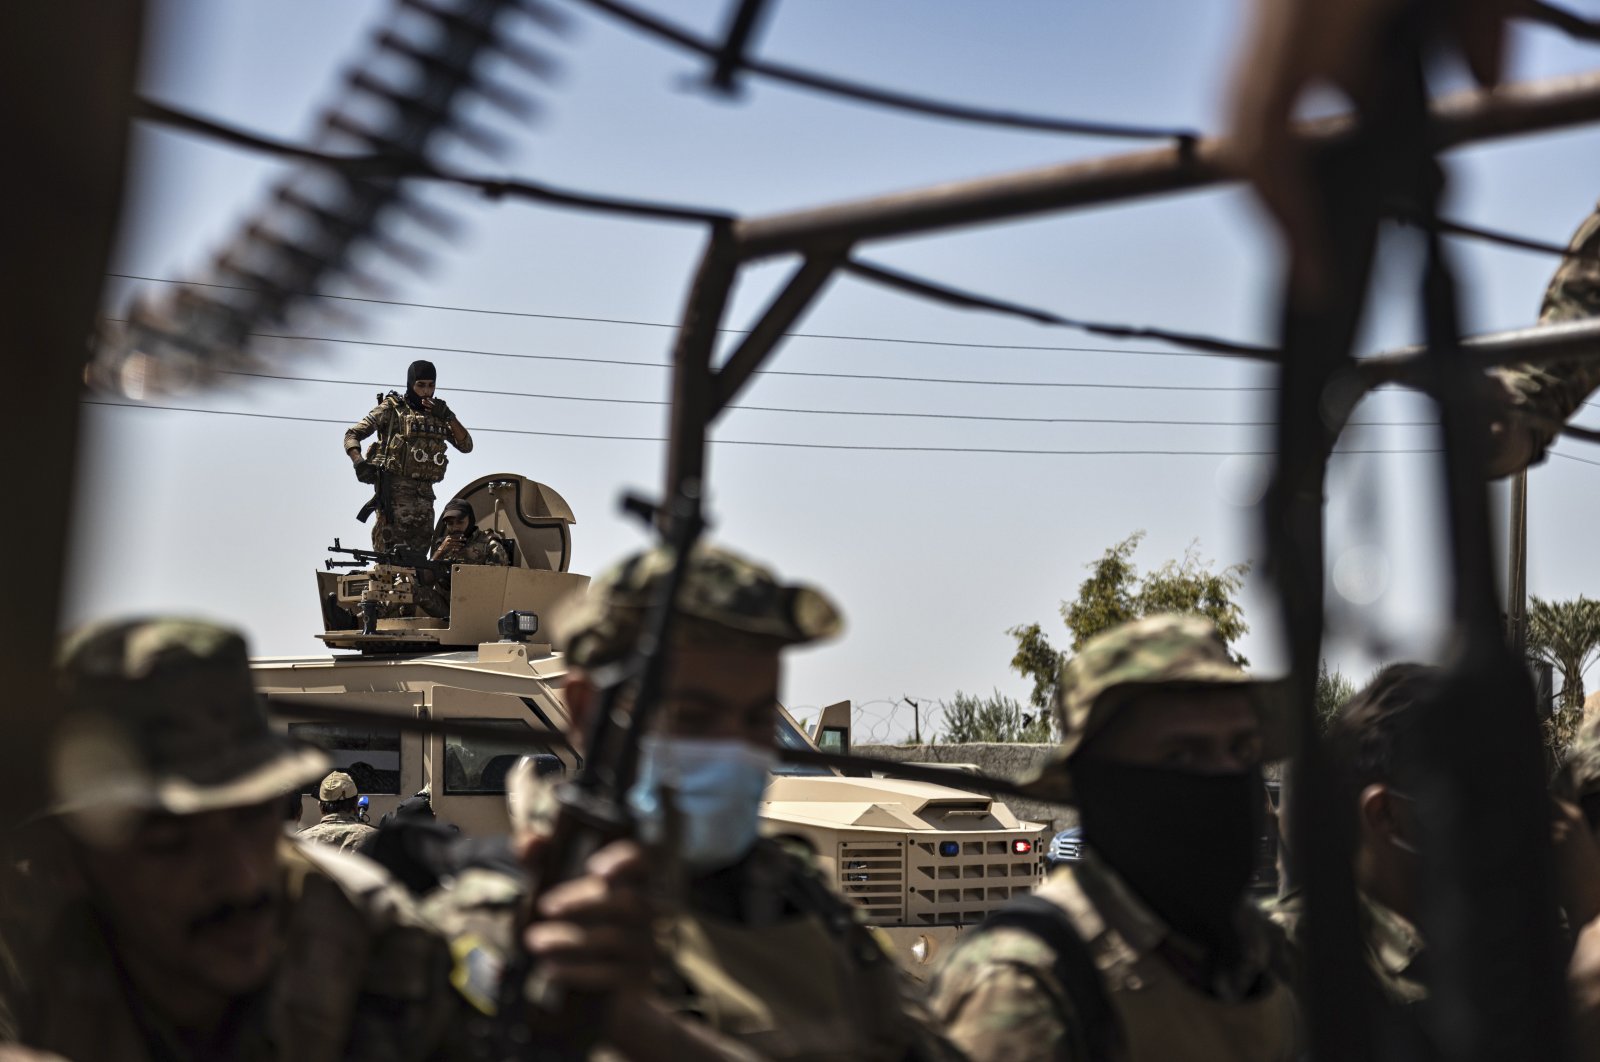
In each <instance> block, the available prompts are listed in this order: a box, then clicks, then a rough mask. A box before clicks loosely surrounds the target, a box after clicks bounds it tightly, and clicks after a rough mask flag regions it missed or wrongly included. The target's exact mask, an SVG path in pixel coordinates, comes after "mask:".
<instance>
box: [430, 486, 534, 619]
mask: <svg viewBox="0 0 1600 1062" xmlns="http://www.w3.org/2000/svg"><path fill="white" fill-rule="evenodd" d="M439 523H440V524H441V525H442V529H443V531H444V534H443V535H441V536H440V537H439V540H438V541H437V542H435V543H434V544H433V559H434V560H436V561H439V562H440V563H441V564H492V565H499V566H500V567H502V568H503V567H505V566H506V565H508V564H510V563H511V557H510V555H509V554H508V553H507V552H506V544H505V542H504V541H502V540H501V538H500V536H499V535H497V534H495V533H494V532H492V531H485V530H484V529H483V528H481V527H479V526H478V518H477V515H476V514H475V513H473V511H472V504H471V503H470V502H468V501H467V500H466V499H464V498H457V499H455V500H454V501H452V502H451V503H450V504H449V505H446V506H445V507H444V515H443V516H441V517H440V519H439ZM415 594H416V599H417V606H418V607H419V608H421V609H422V611H424V612H426V613H428V614H429V615H430V616H439V617H441V618H443V617H448V616H449V615H450V573H449V572H441V573H435V572H419V573H418V578H417V586H416V590H415Z"/></svg>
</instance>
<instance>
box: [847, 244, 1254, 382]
mask: <svg viewBox="0 0 1600 1062" xmlns="http://www.w3.org/2000/svg"><path fill="white" fill-rule="evenodd" d="M840 268H842V269H843V270H844V271H845V272H847V273H851V274H853V275H854V276H857V277H859V278H861V279H862V280H869V281H872V282H873V283H875V284H882V285H884V286H886V287H890V288H894V289H895V290H896V291H902V292H905V293H906V294H908V295H914V296H916V297H917V298H922V299H929V300H932V301H933V302H939V303H943V304H945V305H946V306H956V307H959V308H961V309H964V310H986V311H988V312H990V313H1000V314H1006V315H1007V316H1010V317H1022V318H1025V319H1027V320H1029V321H1033V322H1035V323H1036V324H1044V325H1054V326H1055V327H1058V328H1075V329H1078V330H1079V331H1083V332H1090V333H1093V334H1095V335H1101V336H1114V337H1122V338H1127V339H1154V340H1158V341H1160V342H1162V343H1171V344H1173V345H1175V346H1180V347H1192V348H1194V349H1195V350H1196V351H1203V352H1204V353H1205V354H1222V355H1227V356H1229V357H1244V358H1254V359H1257V360H1262V361H1277V360H1279V355H1278V352H1277V351H1276V350H1272V349H1270V348H1268V347H1261V346H1255V345H1252V344H1247V343H1235V342H1233V341H1232V340H1227V339H1217V338H1215V337H1213V336H1202V335H1195V334H1193V333H1188V332H1169V331H1167V330H1166V329H1162V328H1147V327H1145V326H1143V325H1119V324H1104V323H1102V322H1098V321H1079V320H1076V319H1074V318H1071V317H1062V316H1061V315H1060V314H1055V313H1051V312H1050V311H1048V310H1039V309H1035V308H1033V307H1031V306H1023V305H1022V304H1021V303H1015V302H1008V301H1006V300H1004V299H996V298H993V297H991V296H988V295H977V294H974V293H973V292H970V291H962V290H961V289H959V288H953V287H950V286H949V285H948V284H939V283H935V282H934V281H931V280H927V279H924V278H922V277H914V276H912V275H911V274H909V273H903V272H900V271H899V270H895V269H889V268H887V267H885V266H881V265H874V264H872V263H871V262H864V261H862V260H861V259H859V258H851V259H848V260H846V261H845V262H844V263H843V265H842V266H841V267H840Z"/></svg>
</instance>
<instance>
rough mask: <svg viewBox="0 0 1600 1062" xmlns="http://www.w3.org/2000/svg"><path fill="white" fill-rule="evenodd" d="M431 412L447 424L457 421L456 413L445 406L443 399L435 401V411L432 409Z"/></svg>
mask: <svg viewBox="0 0 1600 1062" xmlns="http://www.w3.org/2000/svg"><path fill="white" fill-rule="evenodd" d="M429 412H431V413H432V414H433V415H434V416H436V417H438V418H439V419H440V420H442V421H444V422H445V423H447V424H448V423H449V422H450V421H452V420H455V419H456V415H455V412H454V411H453V410H452V409H451V408H450V407H449V406H447V405H445V404H444V399H442V398H435V399H434V400H433V409H431V410H430V411H429Z"/></svg>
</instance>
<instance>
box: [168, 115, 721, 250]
mask: <svg viewBox="0 0 1600 1062" xmlns="http://www.w3.org/2000/svg"><path fill="white" fill-rule="evenodd" d="M138 113H139V116H140V117H142V118H145V119H148V120H150V121H154V122H159V123H161V124H162V125H170V126H172V127H173V128H176V129H184V130H187V131H189V132H192V133H199V134H201V135H202V136H207V137H211V138H212V139H215V140H221V141H224V142H225V143H229V144H234V145H236V146H238V147H244V148H249V149H251V150H253V151H260V152H264V153H266V154H269V155H279V156H282V157H285V158H292V159H299V160H300V161H302V162H310V163H314V164H316V165H319V166H327V167H329V168H330V169H334V170H338V171H339V172H341V173H347V174H352V175H354V176H359V177H380V178H381V177H389V178H401V177H404V178H410V179H413V180H424V181H442V182H444V183H446V184H454V185H457V186H460V187H463V188H471V189H474V190H475V191H478V192H481V193H483V195H484V196H485V197H487V198H489V199H503V198H511V199H532V200H535V201H536V202H541V203H548V204H550V205H552V206H564V207H573V208H575V209H578V210H592V211H597V212H599V213H602V214H621V215H625V216H631V217H644V218H651V219H653V220H656V221H691V222H698V223H701V224H725V223H727V222H731V221H732V220H734V219H733V215H731V214H726V213H723V212H721V211H717V210H707V209H704V208H702V207H690V206H679V205H676V204H670V203H656V202H652V201H650V200H645V199H632V198H628V197H625V196H607V195H596V194H593V193H590V192H575V191H572V190H570V189H565V188H557V187H555V186H553V185H547V184H541V183H539V182H537V181H527V180H512V179H509V178H499V177H477V176H472V175H469V174H464V173H455V172H452V171H449V170H445V169H442V168H440V167H438V166H435V165H434V164H433V163H431V162H428V161H427V160H425V159H423V158H420V157H418V156H415V155H396V154H371V155H335V154H332V153H330V152H326V151H317V150H315V149H314V148H308V147H303V146H301V145H299V144H291V143H289V142H288V141H285V140H278V139H275V138H273V137H268V136H263V135H261V134H260V133H253V132H250V131H248V130H245V129H241V128H239V127H237V126H233V125H229V124H227V123H225V122H219V121H217V120H216V119H213V118H206V117H203V116H201V115H198V114H193V113H191V112H189V111H185V110H181V109H179V108H177V107H170V106H168V105H166V104H164V103H156V102H155V101H153V100H149V99H141V100H140V101H139V103H138Z"/></svg>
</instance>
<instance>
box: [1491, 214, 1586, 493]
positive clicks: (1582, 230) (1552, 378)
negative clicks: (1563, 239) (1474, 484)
mask: <svg viewBox="0 0 1600 1062" xmlns="http://www.w3.org/2000/svg"><path fill="white" fill-rule="evenodd" d="M1568 249H1569V250H1570V251H1571V252H1572V255H1573V256H1572V257H1570V258H1568V259H1567V260H1566V261H1564V262H1562V264H1561V265H1560V267H1559V268H1557V269H1556V272H1555V275H1554V276H1553V277H1551V278H1550V283H1549V285H1548V286H1547V287H1546V288H1545V293H1544V304H1543V306H1542V307H1541V308H1540V312H1539V323H1540V324H1542V325H1548V324H1561V323H1564V322H1568V321H1582V320H1585V319H1587V318H1592V317H1600V210H1597V211H1596V212H1595V213H1593V214H1590V215H1589V217H1588V218H1586V219H1585V220H1584V222H1583V224H1582V225H1580V226H1578V231H1577V232H1576V233H1575V234H1574V235H1573V237H1572V242H1571V244H1569V246H1568ZM1490 375H1491V377H1492V378H1493V379H1494V380H1495V381H1497V382H1498V383H1499V384H1500V386H1501V387H1502V388H1503V389H1504V391H1505V396H1504V397H1505V400H1506V402H1507V403H1508V406H1509V408H1508V411H1507V415H1506V417H1505V418H1504V422H1503V425H1502V430H1503V433H1504V436H1505V437H1504V439H1503V440H1500V441H1498V442H1497V446H1496V450H1497V454H1496V456H1497V458H1499V460H1497V461H1496V463H1495V464H1496V467H1495V468H1494V469H1492V472H1493V474H1495V475H1507V474H1509V473H1511V472H1516V471H1520V470H1521V469H1523V468H1526V467H1527V466H1528V465H1530V464H1533V463H1535V462H1537V461H1540V460H1543V458H1544V455H1545V452H1546V450H1548V449H1549V447H1550V444H1551V443H1552V442H1554V441H1555V438H1556V436H1557V435H1558V434H1559V433H1560V431H1561V426H1562V425H1563V424H1565V423H1566V422H1567V419H1568V418H1570V417H1571V416H1572V415H1573V414H1574V413H1576V412H1577V411H1578V408H1579V407H1580V406H1582V405H1583V403H1584V401H1585V400H1586V399H1587V398H1588V397H1589V396H1590V395H1591V394H1592V393H1594V391H1595V389H1596V388H1597V387H1600V358H1587V359H1573V360H1570V361H1558V362H1551V363H1549V364H1546V365H1512V366H1508V367H1506V368H1503V369H1494V370H1491V373H1490Z"/></svg>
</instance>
